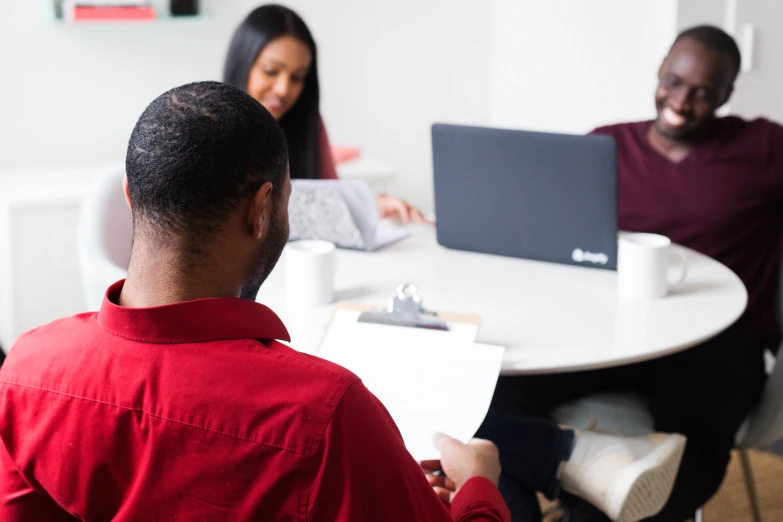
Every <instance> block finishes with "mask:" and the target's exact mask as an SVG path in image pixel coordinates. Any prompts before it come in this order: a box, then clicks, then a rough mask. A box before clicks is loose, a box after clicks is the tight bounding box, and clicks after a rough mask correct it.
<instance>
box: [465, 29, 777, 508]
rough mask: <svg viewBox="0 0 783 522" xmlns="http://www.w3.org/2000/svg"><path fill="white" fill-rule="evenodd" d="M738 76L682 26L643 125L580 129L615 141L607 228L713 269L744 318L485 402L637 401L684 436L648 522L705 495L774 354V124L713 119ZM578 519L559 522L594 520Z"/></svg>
mask: <svg viewBox="0 0 783 522" xmlns="http://www.w3.org/2000/svg"><path fill="white" fill-rule="evenodd" d="M739 70H740V53H739V49H738V48H737V45H736V43H735V42H734V40H733V39H732V38H731V37H730V36H729V35H728V34H726V33H724V32H723V31H721V30H720V29H717V28H715V27H709V26H700V27H695V28H692V29H689V30H686V31H684V32H683V33H681V34H680V35H679V36H678V37H677V39H676V41H675V42H674V44H673V46H672V48H671V50H670V51H669V53H668V55H667V56H666V58H665V59H664V61H663V64H662V65H661V67H660V70H659V71H658V79H659V83H658V88H657V91H656V93H655V103H656V108H657V112H658V116H657V118H656V120H655V121H651V122H650V121H645V122H638V123H625V124H618V125H611V126H608V127H602V128H599V129H596V130H595V131H594V132H595V133H599V134H608V135H610V136H613V137H614V138H615V140H616V141H617V167H618V190H619V198H618V199H619V225H620V228H621V229H623V230H629V231H638V232H654V233H659V234H664V235H666V236H668V237H670V238H671V239H672V241H674V242H676V243H680V244H682V245H685V246H687V247H690V248H693V249H695V250H697V251H700V252H702V253H704V254H707V255H709V256H711V257H713V258H715V259H717V260H718V261H720V262H722V263H724V264H725V265H727V266H728V267H729V268H731V269H732V270H733V271H734V272H735V273H736V274H737V275H738V276H739V277H740V278H741V279H742V281H743V283H744V284H745V286H746V288H747V290H748V296H749V300H748V307H747V310H746V312H745V314H744V315H743V316H742V317H741V318H740V319H739V320H738V321H737V323H736V324H735V325H733V326H732V327H731V328H729V329H728V330H727V331H726V332H724V333H722V334H721V335H719V336H717V337H716V338H714V339H711V340H709V341H707V342H705V343H703V344H702V345H701V346H698V347H695V348H692V349H690V350H687V351H686V352H683V353H681V354H678V355H675V356H671V357H667V358H664V359H661V360H657V361H653V362H648V363H643V364H636V365H630V366H625V367H622V368H616V369H610V370H601V371H592V372H583V373H576V374H568V375H557V376H537V377H524V378H501V380H500V382H499V384H498V390H497V394H496V404H497V406H498V407H499V408H513V409H514V410H515V411H517V412H520V411H521V412H523V413H525V414H533V415H542V416H545V415H547V414H548V413H549V412H550V411H551V410H552V409H554V408H555V407H557V406H558V405H560V404H563V403H566V402H570V401H572V400H574V399H577V398H578V397H580V396H584V395H589V394H592V393H597V392H605V391H634V392H638V393H639V394H641V395H642V396H643V397H644V398H645V399H646V400H647V401H648V403H649V406H650V409H651V411H652V414H653V417H654V419H655V428H656V430H658V431H672V432H678V433H682V434H684V435H686V436H687V437H688V446H687V448H686V451H685V456H684V458H683V462H682V466H681V468H680V472H679V475H678V478H677V481H676V483H675V486H674V490H673V492H672V495H671V498H670V499H669V502H668V504H667V505H666V507H665V508H664V509H663V511H661V513H660V514H659V515H658V516H656V517H653V520H656V521H658V520H660V521H673V522H682V521H683V520H685V519H687V518H690V517H692V516H693V513H694V511H695V510H696V509H697V508H699V507H700V506H702V505H703V504H704V503H706V501H707V500H708V499H709V498H710V497H711V496H712V495H713V494H714V493H715V492H716V491H717V489H718V487H719V486H720V483H721V481H722V479H723V477H724V475H725V471H726V467H727V465H728V462H729V452H730V450H731V449H732V448H733V446H734V439H735V434H736V433H737V430H738V429H739V427H740V425H741V423H742V422H743V420H744V419H745V417H746V416H747V415H748V413H749V412H750V411H751V410H752V408H753V407H754V406H755V405H756V404H757V402H758V400H759V397H760V394H761V392H762V389H763V386H764V382H765V379H766V375H765V371H764V350H765V349H770V350H772V351H777V347H778V345H779V343H780V340H781V333H780V325H779V324H778V323H777V320H776V310H777V298H778V284H779V281H778V277H779V276H778V274H779V271H780V264H781V241H783V227H782V226H781V225H783V127H781V126H780V125H778V124H776V123H772V122H770V121H768V120H765V119H761V118H760V119H756V120H752V121H745V120H742V119H740V118H736V117H726V118H718V117H716V115H715V111H716V110H717V109H718V108H719V107H720V106H721V105H723V104H724V103H726V102H727V101H728V99H729V97H730V95H731V93H732V90H733V85H734V80H735V78H736V76H737V74H738V72H739ZM481 433H482V430H480V431H479V434H481ZM500 452H501V462H502V464H503V467H504V470H511V469H513V467H514V463H512V462H507V461H506V460H505V459H504V458H503V455H504V447H503V445H500ZM580 509H581V508H580ZM588 511H589V510H585V511H584V513H583V515H582V516H579V515H574V516H572V517H571V518H570V519H569V520H604V517H603V516H600V514H598V513H597V511H592V512H590V513H589V514H588Z"/></svg>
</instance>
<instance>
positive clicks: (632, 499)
mask: <svg viewBox="0 0 783 522" xmlns="http://www.w3.org/2000/svg"><path fill="white" fill-rule="evenodd" d="M685 442H686V439H685V437H683V436H682V435H677V434H673V435H669V434H663V433H653V434H652V435H648V436H646V437H635V438H630V437H629V438H622V437H616V436H613V435H605V434H601V433H592V432H582V433H580V434H579V436H578V437H577V439H576V444H575V446H574V451H573V453H572V454H571V458H570V460H569V461H568V462H566V463H564V464H563V466H562V467H561V469H560V477H559V478H560V482H561V483H562V486H563V489H564V490H565V491H567V492H569V493H571V494H572V495H576V496H578V497H580V498H582V499H584V500H586V501H588V502H590V503H591V504H593V505H594V506H595V507H597V508H598V509H600V510H601V511H603V512H604V513H606V514H607V515H608V516H609V518H611V519H612V520H614V521H616V522H636V521H638V520H641V519H643V518H647V517H651V516H653V515H655V514H656V513H658V512H659V511H661V509H663V506H664V505H665V504H666V501H667V500H668V499H669V495H670V494H671V491H672V487H673V486H674V479H675V478H676V477H677V470H678V469H679V467H680V461H681V460H682V454H683V452H684V451H685Z"/></svg>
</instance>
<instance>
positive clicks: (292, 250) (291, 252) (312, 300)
mask: <svg viewBox="0 0 783 522" xmlns="http://www.w3.org/2000/svg"><path fill="white" fill-rule="evenodd" d="M335 269H336V255H335V246H334V244H333V243H330V242H328V241H320V240H316V239H307V240H301V241H293V242H291V243H288V244H287V245H286V247H285V284H286V301H287V304H288V305H291V306H320V305H325V304H329V303H331V302H332V301H333V300H334V274H335Z"/></svg>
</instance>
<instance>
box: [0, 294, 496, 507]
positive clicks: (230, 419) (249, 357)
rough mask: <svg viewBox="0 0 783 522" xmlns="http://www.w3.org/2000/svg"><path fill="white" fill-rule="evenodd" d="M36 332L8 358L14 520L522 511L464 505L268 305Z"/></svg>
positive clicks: (483, 501) (470, 491) (375, 408)
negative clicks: (297, 346) (295, 346)
mask: <svg viewBox="0 0 783 522" xmlns="http://www.w3.org/2000/svg"><path fill="white" fill-rule="evenodd" d="M121 288H122V286H121V283H117V284H115V285H114V286H112V287H111V288H110V289H109V292H108V293H107V297H106V299H105V300H104V303H103V306H102V308H101V311H100V312H99V313H88V314H82V315H77V316H75V317H71V318H68V319H63V320H60V321H56V322H54V323H51V324H49V325H47V326H44V327H42V328H38V329H36V330H33V331H31V332H28V333H27V334H25V335H23V336H22V337H21V338H20V339H19V340H18V341H17V343H16V345H15V346H14V349H13V350H12V351H11V353H10V355H9V356H8V359H7V361H6V363H5V365H4V366H3V367H2V370H0V394H1V396H0V440H1V441H2V444H0V520H2V521H4V522H17V521H18V522H21V521H25V522H27V521H36V522H43V521H48V520H57V521H60V520H62V521H66V520H74V519H78V520H85V521H93V520H96V521H97V520H113V521H117V522H122V521H139V522H148V521H155V520H166V521H170V520H183V521H200V520H204V521H206V520H209V521H216V520H226V521H232V522H233V521H243V520H323V521H327V520H328V521H333V520H360V521H364V520H367V521H369V520H373V521H378V520H380V521H383V520H388V521H392V520H393V521H416V520H421V521H425V520H426V521H439V520H444V521H445V520H452V517H453V519H454V520H465V521H467V520H508V519H509V513H508V509H507V508H506V506H505V504H504V503H503V500H502V498H501V497H500V495H499V493H498V492H497V489H496V488H495V487H494V486H492V484H491V483H490V482H489V481H487V480H486V479H483V478H474V479H471V480H470V481H468V482H467V483H466V484H465V485H464V487H463V488H462V490H461V491H460V493H459V494H458V495H457V496H456V498H455V499H454V502H453V503H452V505H451V514H449V511H448V509H447V508H446V507H444V505H443V504H442V503H441V502H440V500H439V499H438V497H437V496H436V495H435V493H434V492H433V491H432V489H431V488H430V487H429V485H428V484H427V481H426V479H425V477H424V474H423V473H422V471H421V469H420V468H419V466H418V464H417V463H416V462H415V461H414V460H413V458H412V457H411V456H410V454H409V453H408V452H407V451H406V449H405V447H404V445H403V441H402V438H401V436H400V433H399V431H398V430H397V427H396V426H395V424H394V422H393V421H392V419H391V417H389V414H388V413H387V412H386V410H385V409H384V407H383V406H382V405H381V404H380V402H379V401H378V400H377V399H376V398H375V397H374V396H373V395H372V394H371V393H370V392H369V391H367V389H366V388H365V387H364V385H363V384H362V382H361V381H360V380H359V379H358V378H357V377H356V376H355V375H353V374H351V373H350V372H349V371H347V370H345V369H343V368H341V367H339V366H336V365H334V364H331V363H329V362H327V361H324V360H322V359H319V358H317V357H313V356H309V355H305V354H302V353H299V352H296V351H294V350H292V349H290V348H288V347H287V346H285V345H284V344H281V343H279V342H277V341H276V340H275V339H280V340H288V332H287V331H286V328H285V326H283V323H282V322H281V321H280V319H278V317H277V316H276V315H275V314H274V313H273V312H271V311H270V310H269V309H268V308H266V307H264V306H262V305H260V304H257V303H253V302H251V301H247V300H243V299H233V298H221V299H203V300H198V301H190V302H184V303H178V304H174V305H169V306H161V307H157V308H148V309H130V308H123V307H120V306H118V305H117V304H115V303H116V302H117V298H118V296H119V292H120V289H121Z"/></svg>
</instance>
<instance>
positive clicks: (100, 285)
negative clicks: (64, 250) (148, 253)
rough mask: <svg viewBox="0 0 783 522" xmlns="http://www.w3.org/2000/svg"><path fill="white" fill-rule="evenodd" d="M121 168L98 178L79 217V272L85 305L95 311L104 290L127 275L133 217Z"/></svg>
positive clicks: (116, 168) (84, 202)
mask: <svg viewBox="0 0 783 522" xmlns="http://www.w3.org/2000/svg"><path fill="white" fill-rule="evenodd" d="M124 174H125V171H124V169H123V168H122V167H114V168H111V169H107V171H106V172H105V173H102V174H101V175H99V176H98V177H97V178H96V180H95V182H94V184H93V186H92V187H90V189H89V191H88V192H87V194H86V195H85V199H84V201H83V203H82V208H81V212H80V215H79V270H80V272H81V277H82V288H83V290H84V299H85V304H86V306H87V309H88V310H98V309H99V308H100V306H101V302H102V301H103V296H104V294H105V293H106V289H107V288H108V287H109V286H110V285H111V284H112V283H114V282H116V281H118V280H120V279H123V278H124V277H125V276H126V275H127V272H128V262H129V261H130V253H131V244H132V238H133V218H132V216H131V212H130V209H129V208H128V206H127V204H126V203H125V195H124V194H123V191H122V177H123V175H124Z"/></svg>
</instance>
